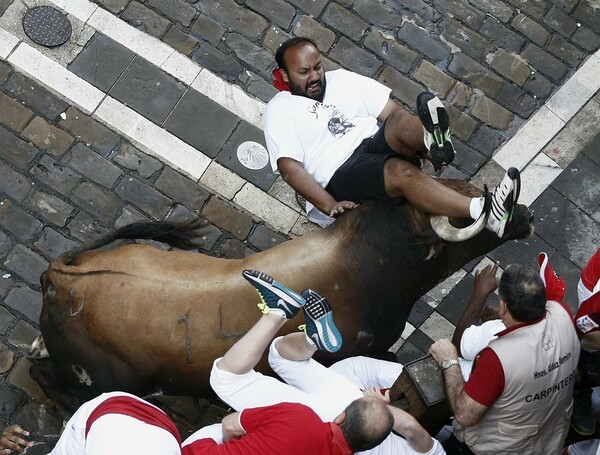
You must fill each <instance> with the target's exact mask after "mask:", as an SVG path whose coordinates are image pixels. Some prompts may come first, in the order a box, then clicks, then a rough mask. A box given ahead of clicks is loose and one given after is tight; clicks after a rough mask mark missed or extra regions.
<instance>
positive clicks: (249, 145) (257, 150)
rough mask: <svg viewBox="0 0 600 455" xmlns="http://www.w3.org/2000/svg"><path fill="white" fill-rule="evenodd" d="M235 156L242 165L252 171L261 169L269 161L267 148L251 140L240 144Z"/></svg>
mask: <svg viewBox="0 0 600 455" xmlns="http://www.w3.org/2000/svg"><path fill="white" fill-rule="evenodd" d="M237 157H238V160H240V163H242V165H244V166H245V167H247V168H248V169H252V170H254V171H257V170H259V169H262V168H263V167H265V166H266V165H267V163H268V162H269V152H267V149H266V148H264V147H263V146H262V145H260V144H259V143H258V142H252V141H248V142H244V143H242V144H240V146H239V147H238V148H237Z"/></svg>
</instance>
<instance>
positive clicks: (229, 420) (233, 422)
mask: <svg viewBox="0 0 600 455" xmlns="http://www.w3.org/2000/svg"><path fill="white" fill-rule="evenodd" d="M221 424H222V427H221V431H222V432H223V442H229V441H232V440H234V439H240V438H241V437H242V436H244V435H245V434H246V432H245V431H244V428H243V427H242V425H241V424H240V413H239V412H234V413H232V414H227V415H226V416H225V417H223V420H221Z"/></svg>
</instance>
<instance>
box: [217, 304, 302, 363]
mask: <svg viewBox="0 0 600 455" xmlns="http://www.w3.org/2000/svg"><path fill="white" fill-rule="evenodd" d="M286 322H287V319H285V318H282V317H281V316H278V315H275V314H265V315H263V316H262V317H261V318H260V319H259V320H258V322H257V323H256V324H254V327H252V328H251V329H250V330H249V331H248V332H247V333H246V334H245V335H244V336H243V337H242V338H241V339H240V340H238V341H237V342H236V343H235V344H234V345H233V346H231V348H229V350H228V351H227V352H226V353H225V355H224V356H223V358H222V359H221V360H220V362H219V363H218V364H217V366H218V367H219V369H221V370H224V371H229V372H230V373H234V374H244V373H248V372H249V371H250V370H252V369H253V368H254V367H255V366H256V364H257V363H258V361H259V360H260V358H261V357H262V355H263V354H264V352H265V349H267V346H269V344H270V343H271V341H272V340H273V338H274V337H275V335H276V334H277V332H278V331H279V329H280V328H281V327H282V326H283V324H285V323H286ZM302 335H303V334H302Z"/></svg>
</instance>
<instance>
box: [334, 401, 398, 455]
mask: <svg viewBox="0 0 600 455" xmlns="http://www.w3.org/2000/svg"><path fill="white" fill-rule="evenodd" d="M334 423H337V424H338V425H339V427H340V429H341V430H342V433H343V434H344V437H345V438H346V441H347V442H348V445H349V446H350V448H351V449H352V451H353V452H362V451H364V450H369V449H372V448H373V447H376V446H378V445H379V444H381V443H382V442H383V440H384V439H385V438H387V437H388V435H389V434H390V432H391V431H392V427H393V426H394V417H393V416H392V413H391V412H390V410H389V409H388V408H387V405H386V404H385V403H384V402H383V401H382V400H380V399H378V398H373V397H363V398H359V399H357V400H354V401H353V402H352V403H350V404H349V405H348V407H347V408H346V409H344V412H342V413H341V414H340V415H339V416H337V417H336V418H335V420H334Z"/></svg>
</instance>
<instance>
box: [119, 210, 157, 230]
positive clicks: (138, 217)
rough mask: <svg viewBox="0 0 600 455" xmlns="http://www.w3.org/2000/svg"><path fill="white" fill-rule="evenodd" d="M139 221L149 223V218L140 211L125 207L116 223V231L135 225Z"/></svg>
mask: <svg viewBox="0 0 600 455" xmlns="http://www.w3.org/2000/svg"><path fill="white" fill-rule="evenodd" d="M137 221H149V220H148V217H147V216H145V215H144V214H142V212H140V211H139V210H136V209H134V208H133V207H131V206H126V207H123V210H122V211H121V214H120V215H119V217H118V218H117V221H115V229H119V228H122V227H123V226H127V225H128V224H131V223H135V222H137Z"/></svg>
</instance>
